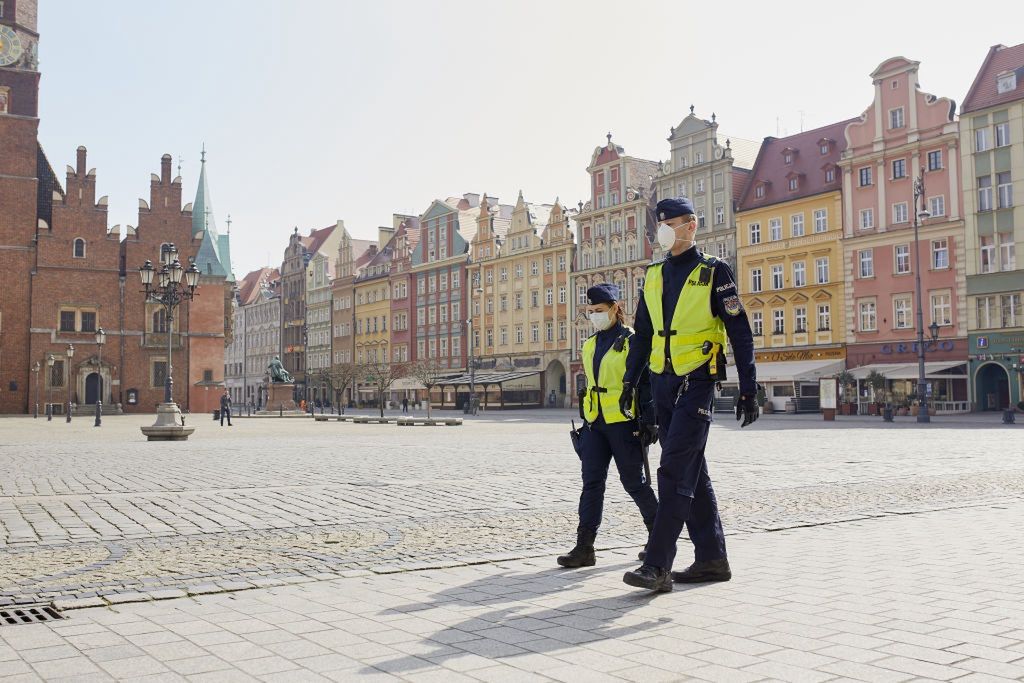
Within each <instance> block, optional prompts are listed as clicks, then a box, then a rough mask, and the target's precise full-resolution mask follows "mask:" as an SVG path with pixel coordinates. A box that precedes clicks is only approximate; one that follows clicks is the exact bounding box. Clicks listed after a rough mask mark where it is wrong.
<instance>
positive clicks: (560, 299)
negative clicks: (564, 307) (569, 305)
mask: <svg viewBox="0 0 1024 683" xmlns="http://www.w3.org/2000/svg"><path fill="white" fill-rule="evenodd" d="M565 302H566V295H565V287H559V288H558V303H560V304H564V303H565Z"/></svg>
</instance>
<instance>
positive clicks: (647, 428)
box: [639, 422, 658, 448]
mask: <svg viewBox="0 0 1024 683" xmlns="http://www.w3.org/2000/svg"><path fill="white" fill-rule="evenodd" d="M639 436H640V445H641V446H643V447H644V448H647V447H648V446H650V445H651V444H656V443H658V425H656V424H645V423H643V422H641V423H640V434H639Z"/></svg>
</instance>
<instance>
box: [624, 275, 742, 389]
mask: <svg viewBox="0 0 1024 683" xmlns="http://www.w3.org/2000/svg"><path fill="white" fill-rule="evenodd" d="M663 266H664V262H660V263H653V264H651V265H650V266H648V268H647V277H646V279H645V280H644V303H645V304H646V305H647V313H648V314H649V315H650V317H651V327H652V328H653V330H654V334H653V336H652V337H651V372H656V373H658V374H661V373H662V372H665V365H666V364H665V340H668V350H669V354H670V357H671V359H672V368H671V371H672V373H673V374H676V375H685V374H688V373H690V372H692V371H693V370H696V369H697V368H699V367H700V366H701V365H703V364H704V363H707V362H708V361H711V365H712V371H713V372H712V374H714V371H715V370H717V362H718V361H717V357H718V352H719V351H720V350H721V349H722V348H723V347H724V346H725V323H723V322H722V319H721V318H719V317H718V316H714V315H711V288H712V286H713V283H714V281H715V267H714V260H713V259H708V260H707V261H701V263H699V264H698V265H697V267H696V268H694V269H693V272H691V273H690V275H689V276H688V277H687V278H686V282H685V283H684V284H683V289H682V291H681V292H680V293H679V300H678V301H676V307H675V310H674V311H673V313H672V324H671V325H670V326H669V327H668V328H666V327H665V321H664V315H663V313H662V311H663V306H662V301H661V299H662V295H663V291H664V288H663V285H664V283H663V280H662V268H663Z"/></svg>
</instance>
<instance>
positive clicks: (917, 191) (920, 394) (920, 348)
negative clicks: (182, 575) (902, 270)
mask: <svg viewBox="0 0 1024 683" xmlns="http://www.w3.org/2000/svg"><path fill="white" fill-rule="evenodd" d="M923 196H924V177H923V176H921V175H919V176H917V178H916V179H915V180H914V286H915V287H916V290H917V421H918V422H931V418H930V417H929V416H928V387H927V385H926V384H925V371H924V310H923V309H922V306H921V244H920V241H919V240H918V225H919V224H920V222H921V221H923V220H925V219H927V218H930V217H931V215H932V214H931V213H930V212H929V211H928V210H926V209H924V208H921V209H920V210H918V206H919V204H918V201H919V200H920V199H921V197H923ZM932 324H933V325H935V323H932ZM935 327H936V331H935V332H933V335H934V336H935V337H936V338H937V337H938V332H937V329H938V326H937V325H935Z"/></svg>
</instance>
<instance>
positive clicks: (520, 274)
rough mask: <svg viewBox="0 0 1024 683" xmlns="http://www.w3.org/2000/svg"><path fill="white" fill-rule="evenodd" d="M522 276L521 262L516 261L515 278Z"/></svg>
mask: <svg viewBox="0 0 1024 683" xmlns="http://www.w3.org/2000/svg"><path fill="white" fill-rule="evenodd" d="M522 276H523V264H522V263H517V264H516V277H517V278H521V277H522Z"/></svg>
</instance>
